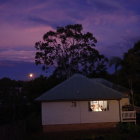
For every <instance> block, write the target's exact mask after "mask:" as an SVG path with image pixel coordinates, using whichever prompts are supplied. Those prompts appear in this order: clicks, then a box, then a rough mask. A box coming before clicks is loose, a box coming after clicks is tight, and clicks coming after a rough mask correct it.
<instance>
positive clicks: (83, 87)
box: [36, 74, 124, 101]
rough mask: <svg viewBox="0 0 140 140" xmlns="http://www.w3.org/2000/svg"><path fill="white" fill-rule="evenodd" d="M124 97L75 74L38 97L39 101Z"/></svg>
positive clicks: (114, 98) (115, 98)
mask: <svg viewBox="0 0 140 140" xmlns="http://www.w3.org/2000/svg"><path fill="white" fill-rule="evenodd" d="M123 97H124V96H123V95H122V94H121V93H120V92H118V91H116V90H114V89H111V88H109V87H107V86H104V85H103V84H101V83H98V82H96V81H94V80H91V79H89V78H87V77H85V76H83V75H80V74H75V75H73V76H72V77H71V78H69V79H68V80H66V81H64V82H62V83H61V84H59V85H57V86H56V87H54V88H52V89H51V90H49V91H47V92H45V93H44V94H43V95H42V96H40V97H38V98H37V99H36V100H37V101H76V100H79V101H81V100H83V101H85V100H117V99H121V98H123Z"/></svg>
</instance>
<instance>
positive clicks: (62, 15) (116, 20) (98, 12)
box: [0, 0, 140, 77]
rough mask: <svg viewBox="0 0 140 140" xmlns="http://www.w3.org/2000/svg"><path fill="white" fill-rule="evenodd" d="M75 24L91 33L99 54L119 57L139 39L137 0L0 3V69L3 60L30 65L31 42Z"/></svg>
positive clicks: (139, 4) (13, 0)
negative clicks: (52, 31)
mask: <svg viewBox="0 0 140 140" xmlns="http://www.w3.org/2000/svg"><path fill="white" fill-rule="evenodd" d="M75 23H80V24H82V25H83V28H84V31H85V32H87V31H88V32H92V33H93V35H94V36H95V37H96V38H97V41H98V43H97V45H96V48H97V49H98V50H99V51H100V52H101V53H103V54H104V55H106V56H107V57H111V56H121V57H122V55H123V53H124V52H126V51H127V50H128V49H129V48H131V47H132V46H133V44H134V42H136V41H138V40H139V39H140V24H139V23H140V1H139V0H127V1H126V0H117V1H116V0H106V1H105V0H33V1H29V0H20V1H19V0H0V68H3V63H5V65H6V63H7V61H8V62H9V61H14V62H15V61H18V62H20V63H23V62H26V63H30V62H31V63H33V62H34V55H35V48H34V44H35V42H37V41H39V40H42V36H43V35H44V34H45V33H46V32H47V31H49V30H54V29H56V27H58V26H64V25H67V24H75ZM9 63H10V62H9ZM9 63H8V64H9ZM12 64H13V62H12ZM14 66H15V65H13V66H12V67H14ZM0 72H1V70H0ZM0 77H2V75H0Z"/></svg>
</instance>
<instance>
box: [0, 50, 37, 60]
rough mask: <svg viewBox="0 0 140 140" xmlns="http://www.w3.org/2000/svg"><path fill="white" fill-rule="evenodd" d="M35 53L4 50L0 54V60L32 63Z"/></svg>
mask: <svg viewBox="0 0 140 140" xmlns="http://www.w3.org/2000/svg"><path fill="white" fill-rule="evenodd" d="M34 56H35V51H25V50H12V49H9V50H5V51H1V52H0V60H12V61H24V62H34Z"/></svg>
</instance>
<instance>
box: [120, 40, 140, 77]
mask: <svg viewBox="0 0 140 140" xmlns="http://www.w3.org/2000/svg"><path fill="white" fill-rule="evenodd" d="M123 63H124V65H123V69H124V71H125V72H126V74H127V76H128V77H130V78H132V79H133V78H140V41H138V42H137V43H135V45H134V47H133V48H131V49H129V50H128V52H127V53H125V54H124V58H123Z"/></svg>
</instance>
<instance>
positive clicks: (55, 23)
mask: <svg viewBox="0 0 140 140" xmlns="http://www.w3.org/2000/svg"><path fill="white" fill-rule="evenodd" d="M28 20H29V21H31V22H33V23H35V24H39V25H46V26H47V25H48V26H51V27H53V28H56V27H58V26H65V25H67V24H74V22H73V21H72V20H63V19H62V20H59V21H51V20H46V19H43V18H40V17H35V16H32V17H28Z"/></svg>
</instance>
